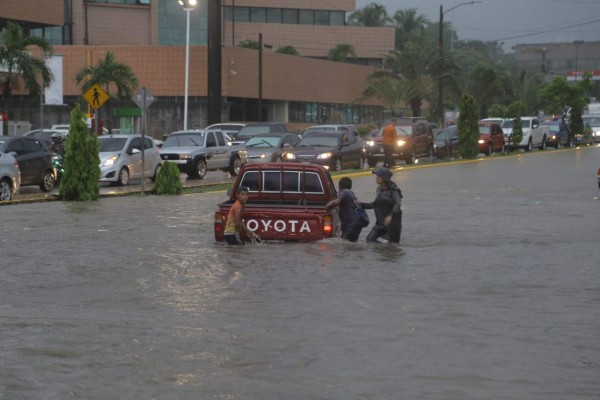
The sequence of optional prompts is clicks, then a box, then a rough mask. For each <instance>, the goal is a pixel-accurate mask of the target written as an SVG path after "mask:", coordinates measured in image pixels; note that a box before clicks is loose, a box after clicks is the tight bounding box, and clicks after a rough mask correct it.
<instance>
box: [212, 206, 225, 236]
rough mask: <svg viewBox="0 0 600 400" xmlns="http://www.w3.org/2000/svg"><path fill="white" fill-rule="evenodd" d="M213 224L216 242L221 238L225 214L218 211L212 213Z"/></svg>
mask: <svg viewBox="0 0 600 400" xmlns="http://www.w3.org/2000/svg"><path fill="white" fill-rule="evenodd" d="M214 225H215V239H216V240H217V242H219V241H221V240H223V236H224V233H223V232H224V230H225V215H224V214H221V213H219V212H216V213H215V215H214Z"/></svg>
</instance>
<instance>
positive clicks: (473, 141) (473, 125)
mask: <svg viewBox="0 0 600 400" xmlns="http://www.w3.org/2000/svg"><path fill="white" fill-rule="evenodd" d="M477 110H478V107H477V102H476V101H475V98H474V97H473V96H471V95H470V94H465V95H463V97H462V99H461V101H460V114H459V116H458V154H459V155H460V156H461V157H462V158H467V159H473V158H475V157H477V154H479V143H478V142H479V126H478V125H477V122H478V121H479V113H478V111H477Z"/></svg>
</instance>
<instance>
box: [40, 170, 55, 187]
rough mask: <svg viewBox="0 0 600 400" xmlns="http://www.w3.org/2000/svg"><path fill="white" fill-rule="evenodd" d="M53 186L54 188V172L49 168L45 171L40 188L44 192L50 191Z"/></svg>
mask: <svg viewBox="0 0 600 400" xmlns="http://www.w3.org/2000/svg"><path fill="white" fill-rule="evenodd" d="M52 188H54V173H53V172H52V171H50V170H48V171H46V172H44V176H43V177H42V183H40V189H41V190H42V192H49V191H51V190H52Z"/></svg>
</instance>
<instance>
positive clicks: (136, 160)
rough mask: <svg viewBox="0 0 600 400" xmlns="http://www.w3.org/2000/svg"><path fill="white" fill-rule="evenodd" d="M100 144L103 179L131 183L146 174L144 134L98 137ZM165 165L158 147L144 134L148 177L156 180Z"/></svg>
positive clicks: (101, 179)
mask: <svg viewBox="0 0 600 400" xmlns="http://www.w3.org/2000/svg"><path fill="white" fill-rule="evenodd" d="M98 142H99V144H100V154H99V155H100V170H101V173H100V181H101V182H111V183H114V184H117V185H127V184H128V183H129V180H130V179H138V178H141V177H142V136H141V135H111V136H100V137H98ZM161 166H162V160H161V158H160V153H159V151H158V147H157V146H156V144H155V143H154V140H152V138H150V137H147V136H146V137H144V177H148V178H151V179H152V180H155V179H156V176H157V175H158V171H159V170H160V167H161Z"/></svg>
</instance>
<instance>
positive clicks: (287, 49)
mask: <svg viewBox="0 0 600 400" xmlns="http://www.w3.org/2000/svg"><path fill="white" fill-rule="evenodd" d="M275 53H279V54H289V55H292V56H299V55H300V53H299V52H298V50H297V49H296V48H295V47H294V46H281V47H279V48H278V49H277V50H275Z"/></svg>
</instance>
